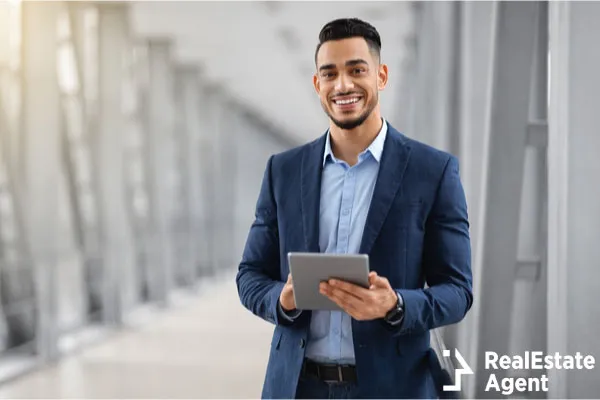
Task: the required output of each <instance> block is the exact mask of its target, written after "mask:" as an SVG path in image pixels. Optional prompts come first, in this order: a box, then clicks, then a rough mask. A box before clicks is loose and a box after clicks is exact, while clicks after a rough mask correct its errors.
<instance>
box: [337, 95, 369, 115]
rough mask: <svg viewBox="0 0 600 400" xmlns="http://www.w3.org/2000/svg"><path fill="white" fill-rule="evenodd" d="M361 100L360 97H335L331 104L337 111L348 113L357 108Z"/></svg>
mask: <svg viewBox="0 0 600 400" xmlns="http://www.w3.org/2000/svg"><path fill="white" fill-rule="evenodd" d="M362 99H363V98H362V96H358V95H353V96H344V97H336V98H334V99H333V100H332V103H333V104H334V105H335V107H336V108H337V109H339V110H343V111H348V110H352V109H354V108H357V107H358V105H359V103H360V102H361V100H362Z"/></svg>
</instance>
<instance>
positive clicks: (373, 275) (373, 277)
mask: <svg viewBox="0 0 600 400" xmlns="http://www.w3.org/2000/svg"><path fill="white" fill-rule="evenodd" d="M377 277H378V275H377V272H375V271H371V272H369V285H370V286H369V289H373V286H374V285H375V280H377Z"/></svg>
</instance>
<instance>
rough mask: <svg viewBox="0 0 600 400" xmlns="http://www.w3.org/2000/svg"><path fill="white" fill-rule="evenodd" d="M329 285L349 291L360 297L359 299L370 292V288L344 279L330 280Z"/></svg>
mask: <svg viewBox="0 0 600 400" xmlns="http://www.w3.org/2000/svg"><path fill="white" fill-rule="evenodd" d="M329 285H330V286H331V287H333V288H334V289H338V290H341V291H344V292H347V293H348V294H351V295H353V296H355V297H358V298H359V299H362V298H364V297H365V296H368V293H369V290H368V289H365V288H363V287H360V286H358V285H355V284H353V283H350V282H344V281H340V280H337V279H331V280H329Z"/></svg>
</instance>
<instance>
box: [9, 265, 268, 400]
mask: <svg viewBox="0 0 600 400" xmlns="http://www.w3.org/2000/svg"><path fill="white" fill-rule="evenodd" d="M200 292H201V294H200V295H198V296H196V297H194V298H193V300H191V301H188V302H187V303H186V304H185V305H178V306H176V307H173V308H171V309H169V311H168V312H164V313H162V314H159V316H158V317H156V318H154V319H153V320H152V321H151V322H150V323H146V324H144V325H142V326H139V327H137V328H135V329H127V330H124V331H122V332H120V333H118V334H117V335H115V336H113V337H111V338H109V339H107V340H104V341H102V342H100V343H98V344H96V345H94V346H92V347H89V348H86V349H84V350H82V351H80V352H78V353H77V354H75V355H72V356H69V357H67V358H64V359H62V360H61V361H60V362H59V363H57V364H56V365H55V366H52V367H48V368H44V369H40V370H37V371H35V372H32V373H30V374H27V375H25V376H23V377H21V378H19V379H18V380H15V381H12V382H9V383H7V384H5V385H4V386H2V387H0V398H10V399H25V398H27V399H33V398H45V399H48V398H78V399H92V398H94V399H100V398H106V399H108V398H112V399H114V398H120V399H142V398H143V399H149V398H151V399H182V398H196V399H198V398H258V397H260V390H261V386H262V382H263V377H264V371H265V367H266V362H267V356H268V348H269V343H270V340H271V334H272V331H273V327H272V325H270V324H268V323H266V322H264V321H262V320H260V319H259V318H257V317H255V316H253V315H252V314H251V313H250V312H249V311H247V310H246V309H245V308H243V307H242V306H241V304H240V302H239V299H238V297H237V292H236V288H235V281H234V277H233V276H229V275H227V276H225V277H224V278H221V279H220V280H219V281H217V282H213V283H212V284H211V285H205V286H203V287H202V289H201V290H200Z"/></svg>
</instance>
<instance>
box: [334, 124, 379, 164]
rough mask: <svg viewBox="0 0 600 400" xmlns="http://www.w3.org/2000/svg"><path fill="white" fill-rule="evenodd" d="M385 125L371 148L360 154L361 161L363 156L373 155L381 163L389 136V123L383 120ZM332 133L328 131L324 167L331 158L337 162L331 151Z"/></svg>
mask: <svg viewBox="0 0 600 400" xmlns="http://www.w3.org/2000/svg"><path fill="white" fill-rule="evenodd" d="M382 121H383V124H382V125H381V130H380V131H379V133H378V134H377V136H376V137H375V140H373V141H372V142H371V144H370V145H369V147H367V148H366V150H364V151H363V152H362V153H360V154H359V159H360V158H362V156H363V154H366V153H371V155H372V156H373V158H374V159H375V160H376V161H377V162H379V161H380V160H381V155H382V154H383V144H384V143H385V137H386V136H387V130H388V127H387V122H386V120H385V119H383V118H382ZM330 140H331V139H330V132H329V130H328V131H327V137H326V139H325V153H324V154H323V165H325V162H327V158H328V157H331V158H332V159H333V160H335V157H334V155H333V151H332V150H331V141H330Z"/></svg>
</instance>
